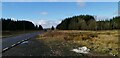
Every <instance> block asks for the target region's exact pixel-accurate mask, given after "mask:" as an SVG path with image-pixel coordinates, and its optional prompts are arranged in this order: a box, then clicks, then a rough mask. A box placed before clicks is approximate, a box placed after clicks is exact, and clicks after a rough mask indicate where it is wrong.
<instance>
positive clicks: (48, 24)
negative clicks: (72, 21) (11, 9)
mask: <svg viewBox="0 0 120 58" xmlns="http://www.w3.org/2000/svg"><path fill="white" fill-rule="evenodd" d="M33 22H34V24H36V25H42V26H43V28H51V27H52V26H54V27H56V26H57V25H58V24H59V23H60V22H61V20H34V21H33Z"/></svg>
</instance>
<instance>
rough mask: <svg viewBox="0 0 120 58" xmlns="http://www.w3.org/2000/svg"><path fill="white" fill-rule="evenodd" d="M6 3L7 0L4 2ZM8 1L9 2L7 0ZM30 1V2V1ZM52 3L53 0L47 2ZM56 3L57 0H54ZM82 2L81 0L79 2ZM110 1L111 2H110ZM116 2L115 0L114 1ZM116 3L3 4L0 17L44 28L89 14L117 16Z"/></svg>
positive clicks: (108, 16)
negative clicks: (75, 16)
mask: <svg viewBox="0 0 120 58" xmlns="http://www.w3.org/2000/svg"><path fill="white" fill-rule="evenodd" d="M4 1H7V0H4ZM8 1H9V0H8ZM21 1H24V0H21ZM31 1H32V0H31ZM49 1H53V0H49ZM54 1H58V0H54ZM79 1H82V0H79ZM111 1H112V0H111ZM116 1H117V0H116ZM117 13H118V2H3V3H2V17H3V18H13V19H14V20H17V19H19V20H29V21H32V22H33V23H34V24H37V25H38V24H41V25H42V26H43V27H44V28H49V27H51V26H52V25H53V26H56V25H57V24H59V23H60V22H61V20H63V19H64V18H67V17H72V16H74V15H81V14H89V15H94V16H97V17H98V18H99V19H97V20H100V19H103V18H111V17H113V16H117Z"/></svg>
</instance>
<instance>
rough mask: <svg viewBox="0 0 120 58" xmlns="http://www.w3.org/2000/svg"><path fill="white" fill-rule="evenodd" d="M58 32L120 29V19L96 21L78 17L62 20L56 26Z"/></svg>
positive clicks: (87, 17)
mask: <svg viewBox="0 0 120 58" xmlns="http://www.w3.org/2000/svg"><path fill="white" fill-rule="evenodd" d="M56 28H57V29H60V30H112V29H120V17H119V16H118V17H114V18H113V19H109V20H105V21H104V20H102V21H96V20H95V18H94V16H91V15H79V16H73V17H70V18H66V19H64V20H63V21H62V22H61V23H60V24H58V25H57V27H56Z"/></svg>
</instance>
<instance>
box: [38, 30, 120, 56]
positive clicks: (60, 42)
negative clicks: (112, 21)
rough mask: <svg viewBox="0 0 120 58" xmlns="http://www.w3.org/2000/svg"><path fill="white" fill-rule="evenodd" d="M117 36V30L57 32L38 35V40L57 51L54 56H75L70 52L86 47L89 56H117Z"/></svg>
mask: <svg viewBox="0 0 120 58" xmlns="http://www.w3.org/2000/svg"><path fill="white" fill-rule="evenodd" d="M119 35H120V34H119V33H118V31H117V30H113V31H111V30H108V31H77V30H75V31H74V30H67V31H64V30H60V31H58V30H57V31H50V32H46V33H44V34H42V35H39V39H42V40H43V41H44V42H45V43H46V44H48V46H49V47H51V50H55V51H57V52H56V53H55V52H54V53H55V54H56V55H76V54H75V53H72V52H71V51H70V50H71V49H73V48H77V47H80V46H86V47H88V48H90V49H91V52H90V53H91V54H90V55H99V56H101V55H102V56H103V55H104V56H113V55H116V56H118V49H119V48H118V37H119ZM54 53H53V54H54ZM77 55H78V54H77Z"/></svg>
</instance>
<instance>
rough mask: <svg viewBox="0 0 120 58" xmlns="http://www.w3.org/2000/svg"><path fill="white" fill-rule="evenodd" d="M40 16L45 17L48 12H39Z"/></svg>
mask: <svg viewBox="0 0 120 58" xmlns="http://www.w3.org/2000/svg"><path fill="white" fill-rule="evenodd" d="M40 14H42V15H47V14H48V12H41V13H40Z"/></svg>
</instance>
